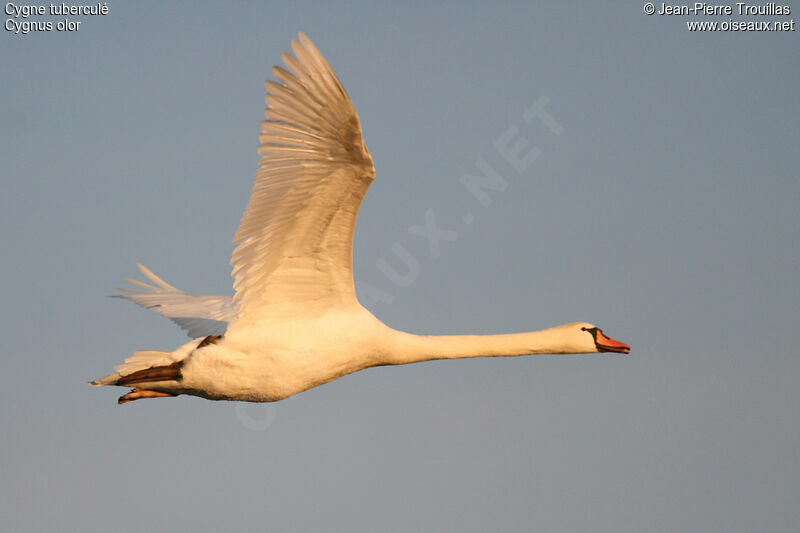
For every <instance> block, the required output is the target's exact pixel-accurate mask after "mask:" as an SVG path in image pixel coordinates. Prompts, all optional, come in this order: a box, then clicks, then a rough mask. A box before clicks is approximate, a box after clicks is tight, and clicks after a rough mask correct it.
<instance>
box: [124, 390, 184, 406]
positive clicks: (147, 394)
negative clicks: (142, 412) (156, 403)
mask: <svg viewBox="0 0 800 533" xmlns="http://www.w3.org/2000/svg"><path fill="white" fill-rule="evenodd" d="M169 396H177V394H170V393H169V392H161V391H157V390H147V389H140V388H138V387H137V388H135V389H133V390H132V391H130V392H129V393H128V394H125V395H124V396H120V397H119V400H117V403H119V404H123V403H128V402H132V401H133V400H141V399H142V398H166V397H169Z"/></svg>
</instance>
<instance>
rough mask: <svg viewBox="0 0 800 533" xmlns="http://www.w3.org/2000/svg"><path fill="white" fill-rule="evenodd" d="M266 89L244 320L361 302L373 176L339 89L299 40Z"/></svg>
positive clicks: (239, 273) (236, 259) (244, 235)
mask: <svg viewBox="0 0 800 533" xmlns="http://www.w3.org/2000/svg"><path fill="white" fill-rule="evenodd" d="M292 51H293V52H294V56H291V55H289V54H284V55H283V56H282V57H283V61H284V63H285V64H286V66H287V67H288V70H287V69H284V68H282V67H278V66H276V67H273V69H272V72H273V74H274V76H275V78H276V79H277V81H268V82H266V88H267V91H268V93H267V97H266V103H267V109H266V111H265V118H266V120H264V121H263V122H262V123H261V135H260V136H259V140H260V143H261V144H260V146H259V155H260V156H261V159H260V161H259V168H258V171H257V172H256V180H255V184H254V186H253V190H252V193H251V196H250V201H249V203H248V206H247V209H246V210H245V213H244V216H243V217H242V221H241V224H240V225H239V229H238V230H237V232H236V236H235V237H234V243H235V244H236V249H235V250H234V252H233V257H232V258H231V265H232V267H233V277H234V289H235V290H236V295H235V297H234V301H235V303H236V305H237V306H238V307H239V309H240V316H247V317H248V319H252V317H253V316H255V315H258V314H259V313H261V312H263V311H264V309H265V308H268V307H270V306H272V305H277V304H279V305H284V306H285V305H292V304H298V306H299V307H302V308H303V309H306V310H308V309H310V306H309V304H310V302H314V304H315V305H317V306H320V307H324V306H326V305H337V304H340V303H342V302H344V301H355V290H354V288H353V273H352V253H353V252H352V246H353V230H354V228H355V221H356V216H357V214H358V208H359V206H360V205H361V200H362V199H363V197H364V195H365V194H366V192H367V189H368V188H369V185H370V183H371V182H372V179H373V178H374V175H375V171H374V168H373V166H372V158H371V157H370V155H369V152H368V151H367V149H366V146H365V145H364V142H363V140H362V137H361V125H360V122H359V120H358V115H357V114H356V111H355V109H354V108H353V104H352V102H351V101H350V98H349V97H348V96H347V92H346V91H345V90H344V88H343V87H342V84H341V82H340V81H339V79H338V78H337V77H336V74H334V72H333V70H332V69H331V68H330V66H329V65H328V63H327V61H326V60H325V58H324V57H323V56H322V54H321V53H320V52H319V50H317V48H316V47H315V46H314V44H313V43H312V42H311V41H310V40H309V39H308V38H307V37H306V36H305V35H303V34H302V33H300V34H299V36H298V40H296V41H293V42H292Z"/></svg>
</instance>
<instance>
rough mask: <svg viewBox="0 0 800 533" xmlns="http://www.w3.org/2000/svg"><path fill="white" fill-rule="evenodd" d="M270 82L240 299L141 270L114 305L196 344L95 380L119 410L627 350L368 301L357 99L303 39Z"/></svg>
mask: <svg viewBox="0 0 800 533" xmlns="http://www.w3.org/2000/svg"><path fill="white" fill-rule="evenodd" d="M292 51H293V52H294V55H290V54H283V56H282V58H283V61H284V63H285V64H286V66H287V67H288V70H287V69H284V68H282V67H280V66H275V67H273V69H272V72H273V75H274V76H275V78H277V80H278V81H267V82H266V88H267V96H266V103H267V108H266V111H265V116H266V120H264V121H263V122H262V123H261V135H260V143H261V144H260V146H259V155H260V156H261V159H260V161H259V165H258V170H257V172H256V179H255V184H254V186H253V189H252V193H251V196H250V200H249V203H248V205H247V208H246V210H245V212H244V216H243V217H242V221H241V224H240V226H239V228H238V230H237V232H236V235H235V237H234V240H233V242H234V244H235V245H236V246H235V249H234V252H233V256H232V258H231V265H232V267H233V278H234V284H233V286H234V290H235V296H233V298H227V297H224V296H211V295H199V294H190V293H186V292H183V291H181V290H179V289H177V288H175V287H174V286H172V285H170V284H169V283H167V282H166V281H164V280H163V279H161V278H160V277H158V276H156V275H155V274H154V273H153V272H152V271H151V270H149V269H147V268H146V267H145V266H143V265H138V267H139V269H140V271H141V272H142V274H144V276H145V277H146V278H147V279H148V280H149V281H150V283H145V282H142V281H138V280H135V279H131V278H126V280H127V281H128V282H129V283H131V284H132V285H133V286H132V287H129V288H127V289H122V290H123V293H122V294H119V295H117V296H118V297H122V298H126V299H129V300H132V301H133V302H135V303H137V304H139V305H141V306H143V307H146V308H149V309H152V310H154V311H155V312H157V313H159V314H162V315H164V316H166V317H168V318H170V319H171V320H173V321H174V322H175V323H176V324H178V325H179V326H180V327H181V328H183V329H184V330H186V331H187V333H188V334H189V336H190V337H192V338H193V339H192V340H191V341H190V342H188V343H186V344H184V345H183V346H180V347H179V348H178V349H176V350H174V351H158V350H143V351H137V352H135V353H134V354H133V355H132V356H131V357H129V358H127V359H126V360H125V361H124V362H123V363H122V364H120V365H118V366H116V367H115V368H114V370H115V371H114V372H113V373H112V374H109V375H107V376H105V377H102V378H99V379H96V380H94V381H90V382H89V384H90V385H92V386H96V387H100V386H105V385H116V386H122V387H130V388H131V390H130V392H128V393H127V394H124V395H123V396H121V397H120V398H119V400H118V403H120V404H123V403H126V402H130V401H133V400H139V399H142V398H162V397H171V396H177V395H180V394H186V395H193V396H198V397H201V398H206V399H209V400H236V401H248V402H273V401H277V400H282V399H284V398H287V397H289V396H292V395H294V394H297V393H300V392H302V391H305V390H308V389H310V388H312V387H316V386H318V385H322V384H324V383H327V382H330V381H332V380H335V379H337V378H339V377H342V376H344V375H346V374H350V373H352V372H356V371H358V370H362V369H365V368H369V367H373V366H379V365H401V364H408V363H416V362H419V361H429V360H434V359H456V358H462V357H485V356H489V357H504V356H517V355H527V354H544V353H548V354H570V353H599V352H617V353H623V354H627V353H629V351H630V347H629V346H628V345H627V344H625V343H622V342H619V341H616V340H614V339H612V338H611V337H608V336H607V335H605V334H604V333H603V331H602V330H601V329H600V328H598V327H597V326H594V325H592V324H589V323H586V322H575V323H571V324H564V325H561V326H556V327H553V328H549V329H545V330H541V331H531V332H527V333H517V334H505V335H461V336H421V335H412V334H409V333H405V332H402V331H397V330H394V329H392V328H390V327H388V326H387V325H385V324H384V323H382V322H381V321H380V320H378V319H377V318H376V317H375V316H374V315H373V314H372V313H370V312H369V311H368V310H367V309H365V308H364V307H362V306H361V305H360V304H359V302H358V300H357V298H356V293H355V288H354V283H353V253H352V248H353V230H354V228H355V224H356V216H357V214H358V209H359V206H360V205H361V201H362V199H363V198H364V195H365V194H366V192H367V189H368V188H369V186H370V184H371V183H372V180H373V178H374V176H375V170H374V167H373V164H372V158H371V157H370V154H369V152H368V151H367V148H366V146H365V145H364V141H363V140H362V136H361V125H360V122H359V119H358V115H357V114H356V111H355V109H354V108H353V104H352V103H351V101H350V98H349V97H348V96H347V93H346V92H345V90H344V88H343V87H342V84H341V82H340V81H339V79H338V78H337V77H336V75H335V74H334V72H333V70H331V67H330V66H329V65H328V63H327V61H326V60H325V58H324V57H323V56H322V54H321V53H320V52H319V50H318V49H317V48H316V46H314V44H313V43H312V42H311V40H309V39H308V37H306V36H305V35H304V34H303V33H299V34H298V38H297V39H296V40H293V41H292Z"/></svg>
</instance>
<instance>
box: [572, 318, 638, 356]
mask: <svg viewBox="0 0 800 533" xmlns="http://www.w3.org/2000/svg"><path fill="white" fill-rule="evenodd" d="M563 327H564V328H566V329H567V330H568V331H569V337H570V338H571V339H573V340H574V342H576V343H577V344H578V345H579V347H580V348H579V349H580V352H581V353H595V352H616V353H625V354H626V353H630V351H631V347H630V346H628V345H627V344H625V343H624V342H620V341H618V340H615V339H612V338H611V337H609V336H608V335H606V334H605V333H603V330H602V329H600V328H598V327H597V326H595V325H594V324H589V323H587V322H575V323H574V324H567V325H566V326H563Z"/></svg>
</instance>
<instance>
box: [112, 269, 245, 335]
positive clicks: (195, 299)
mask: <svg viewBox="0 0 800 533" xmlns="http://www.w3.org/2000/svg"><path fill="white" fill-rule="evenodd" d="M136 266H138V267H139V270H141V271H142V274H144V275H145V276H146V277H147V279H149V280H150V281H151V282H152V283H153V285H150V284H149V283H144V282H142V281H139V280H135V279H132V278H125V281H127V282H128V283H130V284H132V285H135V286H136V287H137V288H121V289H119V290H120V291H123V292H124V294H116V295H114V298H125V299H127V300H131V301H133V302H135V303H137V304H139V305H141V306H142V307H144V308H146V309H150V310H152V311H155V312H156V313H158V314H159V315H162V316H165V317H167V318H169V319H170V320H172V321H173V322H175V323H176V324H177V325H178V326H179V327H181V328H182V329H184V330H186V333H187V334H188V335H189V336H190V337H192V338H197V337H205V336H207V335H222V334H223V333H225V330H226V329H227V327H228V323H229V322H231V321H232V320H233V318H234V317H235V316H236V306H235V305H234V303H233V300H232V298H230V297H228V296H211V295H207V294H190V293H187V292H183V291H182V290H180V289H177V288H175V287H173V286H172V285H170V284H169V283H167V282H166V281H164V280H163V279H161V278H160V277H158V276H156V275H155V274H154V273H153V272H151V271H150V269H149V268H147V267H146V266H144V265H141V264H138V263H137V265H136Z"/></svg>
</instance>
